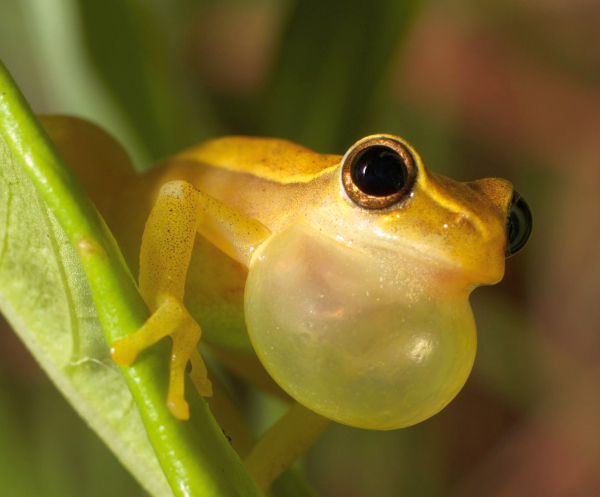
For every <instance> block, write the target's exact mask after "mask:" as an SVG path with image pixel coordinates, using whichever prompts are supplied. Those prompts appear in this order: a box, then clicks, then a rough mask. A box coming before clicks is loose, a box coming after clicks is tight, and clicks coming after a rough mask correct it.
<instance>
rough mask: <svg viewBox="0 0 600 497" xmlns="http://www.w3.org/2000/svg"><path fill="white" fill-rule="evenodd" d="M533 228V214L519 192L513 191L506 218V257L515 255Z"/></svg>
mask: <svg viewBox="0 0 600 497" xmlns="http://www.w3.org/2000/svg"><path fill="white" fill-rule="evenodd" d="M532 230H533V215H532V214H531V209H530V208H529V205H527V202H526V201H525V199H524V198H523V197H521V195H520V194H519V192H517V191H515V192H514V193H513V197H512V200H511V204H510V209H509V211H508V218H507V220H506V236H507V241H506V257H510V256H511V255H515V254H516V253H517V252H518V251H519V250H521V249H522V248H523V247H524V246H525V244H526V243H527V240H529V237H530V236H531V231H532Z"/></svg>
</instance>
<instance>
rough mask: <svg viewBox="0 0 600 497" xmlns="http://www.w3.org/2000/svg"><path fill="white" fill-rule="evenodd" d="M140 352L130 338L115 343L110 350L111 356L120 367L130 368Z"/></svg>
mask: <svg viewBox="0 0 600 497" xmlns="http://www.w3.org/2000/svg"><path fill="white" fill-rule="evenodd" d="M138 353H139V350H138V349H137V347H135V346H134V345H133V344H132V343H131V340H129V338H128V337H126V338H122V339H121V340H117V341H116V342H113V344H112V346H111V348H110V355H111V356H112V358H113V360H114V361H115V362H116V363H117V364H119V365H120V366H129V365H130V364H131V363H133V361H135V358H136V357H137V355H138Z"/></svg>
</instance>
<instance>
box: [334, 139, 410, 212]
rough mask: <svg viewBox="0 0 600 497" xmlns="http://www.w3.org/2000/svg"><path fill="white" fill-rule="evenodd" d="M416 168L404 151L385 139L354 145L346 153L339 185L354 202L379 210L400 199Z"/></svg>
mask: <svg viewBox="0 0 600 497" xmlns="http://www.w3.org/2000/svg"><path fill="white" fill-rule="evenodd" d="M415 173H416V167H415V165H414V159H413V157H412V155H411V153H410V152H409V151H408V150H407V148H406V147H405V146H404V145H403V144H402V143H400V142H399V141H397V140H394V139H392V138H388V137H374V138H368V139H366V140H363V141H360V142H358V143H357V144H356V145H354V146H353V147H352V148H351V149H350V150H349V151H348V153H347V154H346V156H345V157H344V159H343V165H342V182H343V184H344V188H345V190H346V193H347V194H348V196H349V197H350V199H352V200H353V201H354V202H355V203H357V204H358V205H360V206H361V207H365V208H367V209H383V208H385V207H389V206H390V205H393V204H395V203H396V202H398V201H399V200H400V199H402V198H403V197H404V196H405V195H406V194H407V193H408V192H409V191H410V188H411V186H412V183H413V180H414V176H415Z"/></svg>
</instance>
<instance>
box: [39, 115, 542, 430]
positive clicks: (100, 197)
mask: <svg viewBox="0 0 600 497" xmlns="http://www.w3.org/2000/svg"><path fill="white" fill-rule="evenodd" d="M43 123H44V125H45V126H46V128H47V130H48V131H49V133H50V135H51V136H52V138H53V139H54V141H55V142H56V143H57V145H58V146H59V148H60V149H61V151H62V152H63V154H64V155H65V157H66V158H67V160H68V161H69V162H71V164H72V165H73V167H74V169H75V170H76V172H77V174H78V175H79V177H80V178H81V180H82V182H83V183H84V186H86V188H87V189H88V191H89V192H90V195H92V197H93V199H94V200H95V202H96V204H97V206H98V208H99V210H100V212H101V213H102V215H103V216H104V218H105V219H106V221H107V223H108V225H109V227H110V228H111V230H112V231H113V233H114V234H115V236H116V238H117V240H118V241H119V244H120V246H121V248H122V250H123V253H124V255H125V258H126V259H127V261H128V263H129V265H130V267H131V268H132V270H133V271H137V270H138V266H139V275H140V276H139V285H140V292H141V293H142V296H143V297H144V299H145V301H146V303H147V304H148V307H149V308H150V311H151V312H152V317H151V318H150V319H149V320H148V322H147V323H146V324H145V325H144V326H143V327H142V328H141V329H140V330H139V331H138V332H137V333H135V334H134V335H132V336H129V337H125V338H123V339H122V340H119V341H117V342H115V343H114V344H112V354H113V357H114V359H115V360H116V361H117V362H119V363H120V364H130V363H131V362H133V361H134V360H135V358H136V356H137V355H138V353H140V352H141V351H142V350H144V349H145V348H147V347H149V346H151V345H152V344H153V343H155V342H156V341H158V340H159V339H161V338H163V337H164V336H166V335H169V336H171V338H172V339H173V354H172V362H171V378H170V388H169V393H168V399H167V403H168V405H169V408H170V409H171V411H172V413H173V414H174V415H175V416H176V417H178V418H181V419H186V418H187V417H188V415H189V414H188V406H187V403H186V401H185V397H184V390H183V377H184V372H185V369H186V365H187V364H188V362H191V365H192V369H191V375H192V379H193V381H194V383H195V385H196V387H197V388H198V390H199V391H200V392H201V394H203V395H210V394H211V384H210V381H209V379H208V378H207V374H206V369H205V367H204V363H203V361H202V358H201V357H200V355H199V353H198V349H197V347H196V346H197V343H198V340H199V339H200V335H201V334H203V340H205V341H206V342H207V343H211V344H214V345H216V346H217V348H219V349H223V350H225V349H226V350H229V351H233V352H234V353H236V354H249V353H250V354H252V353H255V354H256V356H257V357H258V359H259V360H260V362H261V363H262V365H263V366H264V368H265V369H266V371H267V372H268V373H269V375H270V376H271V377H272V378H273V379H274V380H275V381H276V382H277V384H278V385H279V386H280V387H281V388H282V389H283V390H284V391H285V392H287V393H288V394H289V395H290V396H291V397H292V398H293V399H295V400H297V401H298V402H299V403H300V404H302V405H304V406H305V407H307V408H308V409H310V410H311V411H314V412H316V413H318V414H319V415H321V416H323V417H325V418H327V419H331V420H334V421H337V422H340V423H344V424H347V425H351V426H356V427H361V428H369V429H380V430H387V429H395V428H401V427H405V426H409V425H412V424H415V423H418V422H420V421H423V420H424V419H427V418H428V417H430V416H432V415H433V414H435V413H436V412H438V411H439V410H441V409H442V408H443V407H444V406H445V405H446V404H448V402H450V400H452V398H453V397H454V396H455V395H456V394H457V393H458V391H459V390H460V389H461V387H462V386H463V385H464V383H465V381H466V379H467V377H468V375H469V372H470V370H471V367H472V365H473V361H474V357H475V350H476V329H475V322H474V319H473V314H472V311H471V307H470V304H469V300H468V298H469V294H470V292H471V291H472V290H473V289H474V288H476V287H477V286H480V285H491V284H494V283H497V282H498V281H500V279H501V278H502V276H503V273H504V265H505V259H506V256H507V255H511V254H512V253H514V252H515V251H517V250H519V249H520V248H522V246H523V245H524V243H525V242H526V241H527V238H528V237H529V234H530V231H531V213H530V211H529V209H528V208H527V205H526V203H525V201H524V200H523V199H522V197H520V196H519V195H518V194H517V193H516V192H515V191H514V189H513V187H512V185H511V184H510V183H509V182H508V181H505V180H502V179H482V180H477V181H473V182H470V183H459V182H456V181H453V180H451V179H449V178H446V177H444V176H441V175H438V174H435V173H433V172H430V171H429V170H428V169H427V168H426V167H425V164H424V163H423V160H422V159H421V157H420V155H419V154H418V153H417V151H416V150H415V149H414V147H412V146H411V145H410V144H409V143H408V142H406V141H405V140H403V139H402V138H399V137H396V136H391V135H374V136H369V137H366V138H363V139H362V140H360V141H359V142H357V143H356V144H354V145H353V146H352V147H350V149H349V150H348V151H347V153H346V154H345V155H344V156H338V155H322V154H317V153H315V152H313V151H311V150H308V149H306V148H304V147H302V146H299V145H296V144H293V143H290V142H287V141H284V140H277V139H266V138H246V137H228V138H221V139H216V140H210V141H208V142H205V143H202V144H200V145H198V146H196V147H193V148H191V149H189V150H186V151H184V152H182V153H180V154H178V155H176V156H174V157H172V158H170V159H168V160H167V161H165V163H163V164H162V165H161V166H160V167H158V168H156V169H154V170H152V171H150V172H149V173H147V174H145V175H141V176H138V175H135V174H134V173H133V172H132V171H131V169H130V168H129V165H128V164H126V162H127V160H126V158H124V154H123V152H122V151H121V150H120V149H118V147H117V146H116V145H115V144H114V143H113V142H109V141H108V138H102V139H104V140H106V143H104V145H103V146H101V145H99V144H98V143H97V142H99V141H101V139H100V138H98V136H100V135H98V136H96V135H97V134H98V133H99V131H98V130H95V128H92V127H91V125H89V124H87V123H84V124H82V122H80V121H77V120H74V119H67V118H46V119H45V120H44V121H43ZM82 130H83V131H82ZM86 130H87V131H86ZM73 134H79V135H80V136H81V137H82V140H83V139H84V138H85V137H88V141H89V143H88V147H89V146H92V145H93V146H97V148H98V153H99V154H100V155H101V156H102V154H104V155H103V156H107V154H108V157H110V158H111V160H110V163H111V164H110V165H108V164H106V163H103V164H102V169H98V168H96V171H94V168H93V167H90V164H91V162H90V161H92V162H93V160H99V159H98V158H96V159H87V162H86V161H84V160H82V159H81V156H82V153H81V147H82V146H83V145H81V140H80V141H79V144H78V145H74V144H73V140H66V139H62V138H61V137H62V136H73ZM103 136H104V135H103ZM93 137H95V138H93ZM84 141H85V140H84ZM111 147H112V149H111ZM109 149H110V150H109ZM88 155H89V154H88ZM92 165H93V164H92ZM144 226H145V227H144ZM140 247H141V249H140ZM140 254H141V255H140ZM138 256H139V259H138ZM138 260H139V263H138ZM201 330H202V331H201Z"/></svg>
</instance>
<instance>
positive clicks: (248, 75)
mask: <svg viewBox="0 0 600 497" xmlns="http://www.w3.org/2000/svg"><path fill="white" fill-rule="evenodd" d="M0 58H1V59H2V60H3V61H4V62H5V64H6V65H7V67H8V68H9V70H10V71H11V72H12V73H13V75H14V77H15V79H16V80H17V82H18V83H19V85H20V87H21V88H22V90H23V91H24V93H25V95H26V97H27V98H28V99H29V101H30V103H31V104H32V106H33V108H34V110H35V111H36V112H39V113H62V114H73V115H78V116H81V117H85V118H87V119H90V120H92V121H94V122H97V123H99V124H101V125H102V126H103V127H104V128H106V129H108V130H109V131H111V132H112V133H113V134H114V135H115V136H116V137H118V139H119V140H120V141H121V142H122V143H124V144H125V146H126V148H127V149H128V151H129V152H130V153H131V154H132V156H133V157H134V158H135V161H136V166H137V167H138V168H139V169H140V170H142V169H144V168H146V167H148V166H149V165H150V164H151V163H152V162H154V161H156V160H158V159H160V158H161V157H164V156H166V155H168V154H170V153H173V152H175V151H177V150H180V149H182V148H183V147H186V146H189V145H191V144H193V143H196V142H199V141H201V140H203V139H205V138H208V137H211V136H219V135H224V134H234V133H235V134H245V135H263V136H276V137H280V138H287V139H290V140H293V141H296V142H299V143H301V144H303V145H306V146H309V147H311V148H314V149H315V150H317V151H319V152H327V153H338V154H342V153H343V152H344V151H345V150H346V148H347V147H348V146H350V145H351V144H352V143H353V142H354V141H355V140H357V139H358V138H360V137H362V136H364V135H366V134H369V133H377V132H380V133H381V132H383V133H392V134H398V135H401V136H403V137H405V138H407V139H408V140H409V141H411V142H412V143H413V144H414V145H415V146H416V147H417V149H418V150H419V151H420V153H421V155H422V156H423V158H424V160H425V162H426V163H427V164H428V166H429V167H430V168H431V169H433V170H435V171H437V172H441V173H443V174H447V175H449V176H451V177H453V178H454V179H458V180H465V181H466V180H474V179H477V178H481V177H486V176H499V177H504V178H507V179H510V180H511V181H512V182H513V183H514V184H515V185H516V188H517V189H518V190H519V192H520V193H521V194H523V195H524V196H525V197H526V198H527V200H528V201H529V204H530V206H531V208H532V210H533V212H534V216H535V222H536V225H535V230H534V234H533V237H532V239H531V241H530V243H529V245H528V246H527V247H526V249H524V250H523V251H522V252H521V253H519V254H518V255H517V256H515V257H514V258H511V259H510V260H509V261H507V267H506V276H505V278H504V281H503V282H502V283H501V284H499V285H497V286H495V287H491V288H483V289H479V290H477V291H475V293H474V294H473V297H472V304H473V308H474V312H475V316H476V320H477V323H478V330H479V340H480V342H479V350H478V356H477V360H476V363H475V368H474V371H473V374H472V375H471V377H470V379H469V381H468V383H467V385H466V386H465V388H464V389H463V391H462V392H461V393H460V394H459V395H458V397H457V398H456V399H455V400H454V401H453V402H452V403H451V404H450V405H449V406H448V407H447V408H446V409H444V410H443V411H442V412H441V413H440V414H438V415H436V416H434V417H433V418H432V419H430V420H428V421H426V422H424V423H421V424H419V425H417V426H415V427H411V428H407V429H403V430H398V431H393V432H381V433H379V432H369V431H362V430H357V429H351V428H347V427H343V426H340V425H334V426H331V427H330V428H329V429H328V430H327V432H326V433H325V435H324V436H323V437H322V439H321V440H320V441H319V442H318V443H317V445H316V446H315V447H314V448H313V449H312V450H311V451H310V452H309V453H308V455H307V456H306V457H305V458H304V460H303V461H302V462H301V470H302V471H303V472H305V473H306V475H307V477H308V479H309V481H310V482H311V483H312V485H313V486H314V487H315V489H316V490H317V492H318V493H319V494H320V495H322V496H324V497H334V496H345V497H354V496H356V497H358V496H377V497H387V496H390V497H391V496H427V497H429V496H454V497H467V496H493V497H500V496H511V497H520V496H528V497H536V496H544V497H558V496H561V497H562V496H564V497H571V496H581V497H585V496H590V497H592V496H593V497H597V496H598V495H600V427H599V424H600V423H599V422H600V305H599V303H598V302H599V300H600V256H599V255H598V254H599V251H598V247H599V245H600V3H598V2H597V1H595V0H526V1H516V0H488V1H486V2H479V1H476V0H431V1H418V0H405V1H399V0H371V1H369V2H364V1H362V0H344V1H342V0H330V1H327V2H323V1H321V0H302V1H292V0H285V1H284V0H235V1H234V0H219V1H208V0H169V1H166V0H147V1H145V2H139V1H135V0H104V1H103V2H96V1H92V0H2V2H1V3H0ZM246 397H247V398H249V399H250V401H251V407H248V409H251V410H252V412H253V413H254V416H253V417H254V419H255V420H256V423H255V424H256V427H255V428H256V429H257V430H260V429H262V428H263V427H264V425H265V423H266V422H267V421H268V420H270V419H272V418H273V416H274V415H275V413H278V412H280V406H277V405H274V404H273V403H272V402H270V401H268V400H265V399H264V398H263V397H259V398H256V397H255V396H254V397H253V394H250V395H248V396H246ZM0 493H2V494H3V495H10V496H12V497H21V496H26V497H29V496H31V495H44V496H61V497H70V496H81V495H85V496H105V495H114V496H135V495H144V492H143V491H142V490H141V488H140V487H139V485H138V484H137V483H136V482H135V481H134V480H133V479H132V478H131V477H130V476H129V475H128V474H127V473H126V471H125V470H124V469H123V468H122V467H121V466H120V464H119V463H118V461H117V460H116V458H115V457H114V456H113V455H112V454H111V453H110V452H109V451H108V449H106V448H105V447H104V446H103V444H102V442H101V441H100V440H98V439H97V437H96V435H95V434H93V433H92V432H91V431H90V430H89V429H88V428H87V427H86V426H85V424H84V423H83V422H82V421H80V420H79V419H78V418H77V416H76V414H75V413H74V412H73V411H72V409H71V408H70V407H69V405H68V404H67V403H66V401H64V400H63V399H62V397H61V396H60V394H58V393H57V392H56V391H55V390H54V387H53V386H52V384H51V383H50V382H49V380H48V379H47V378H46V377H45V376H44V374H43V373H42V372H41V371H40V370H39V368H38V367H37V365H36V364H35V362H34V361H33V360H32V359H31V358H30V356H29V355H28V352H27V351H26V350H25V349H24V348H23V346H22V345H21V344H20V343H19V342H18V340H17V338H16V337H15V336H14V335H13V334H12V332H11V331H10V330H9V329H8V326H7V325H6V324H5V323H4V322H2V323H0Z"/></svg>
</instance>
